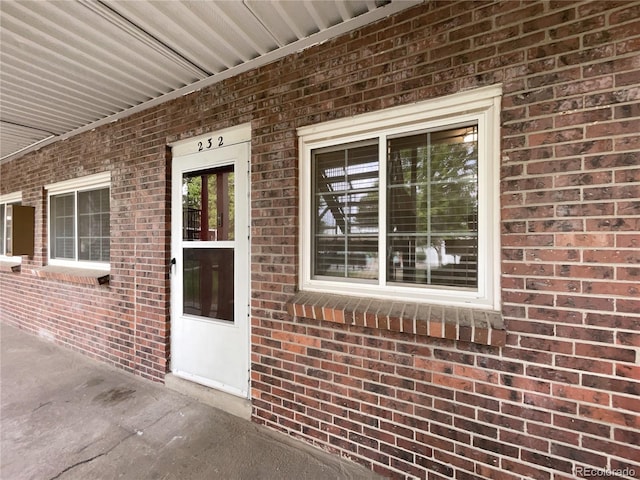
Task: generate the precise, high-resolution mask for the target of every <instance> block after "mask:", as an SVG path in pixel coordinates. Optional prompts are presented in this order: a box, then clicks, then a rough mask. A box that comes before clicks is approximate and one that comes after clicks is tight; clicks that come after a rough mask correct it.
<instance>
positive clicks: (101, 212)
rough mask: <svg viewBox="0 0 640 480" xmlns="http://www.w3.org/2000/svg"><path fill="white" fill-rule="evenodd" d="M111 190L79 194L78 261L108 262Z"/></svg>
mask: <svg viewBox="0 0 640 480" xmlns="http://www.w3.org/2000/svg"><path fill="white" fill-rule="evenodd" d="M109 210H110V207H109V189H108V188H102V189H99V190H90V191H86V192H78V259H79V260H87V261H92V262H108V261H109V248H108V247H107V248H105V245H108V242H109V237H110V229H109Z"/></svg>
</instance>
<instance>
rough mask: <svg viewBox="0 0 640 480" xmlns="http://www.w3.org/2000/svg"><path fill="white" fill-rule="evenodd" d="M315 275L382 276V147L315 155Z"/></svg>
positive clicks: (350, 147)
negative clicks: (380, 207) (379, 264)
mask: <svg viewBox="0 0 640 480" xmlns="http://www.w3.org/2000/svg"><path fill="white" fill-rule="evenodd" d="M312 162H313V209H314V210H313V211H314V212H315V218H314V221H313V255H314V262H313V267H314V270H313V275H314V276H318V275H322V276H330V277H339V278H345V277H349V278H360V279H377V278H378V185H379V181H378V175H379V162H378V146H377V143H371V142H369V143H368V144H364V145H362V144H360V145H352V146H349V147H346V148H344V149H340V150H318V151H315V152H313V157H312Z"/></svg>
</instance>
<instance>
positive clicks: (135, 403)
mask: <svg viewBox="0 0 640 480" xmlns="http://www.w3.org/2000/svg"><path fill="white" fill-rule="evenodd" d="M0 346H1V350H0V396H1V400H2V403H1V407H0V408H1V409H0V438H1V443H0V478H2V479H3V480H22V479H33V480H57V479H61V480H69V479H82V480H93V479H95V480H103V479H104V480H108V479H132V480H147V479H158V480H188V479H203V480H205V479H225V480H226V479H252V480H254V479H296V480H298V479H322V480H324V479H374V478H380V477H378V476H377V475H375V474H374V473H373V472H371V471H368V470H366V469H364V468H363V467H361V466H360V465H358V464H355V463H353V462H351V461H348V460H345V459H342V458H340V457H338V456H336V455H330V454H327V453H325V452H323V451H321V450H318V449H314V448H312V447H310V446H308V445H305V444H303V443H302V442H298V441H294V440H292V439H290V438H288V437H286V436H285V435H283V434H280V433H277V432H273V431H271V430H269V429H267V428H265V427H262V426H259V425H256V424H253V423H251V422H248V421H246V420H243V419H241V418H238V417H235V416H233V415H230V414H228V413H225V412H223V411H221V410H217V409H215V408H212V407H209V406H207V405H204V404H202V403H199V402H197V401H195V400H193V399H191V398H189V397H186V396H183V395H181V394H179V393H177V392H174V391H171V390H169V389H167V388H165V387H164V386H163V385H159V384H154V383H152V382H149V381H146V380H144V379H141V378H139V377H135V376H133V375H130V374H127V373H125V372H121V371H119V370H116V369H115V368H112V367H110V366H108V365H104V364H101V363H99V362H97V361H94V360H92V359H89V358H86V357H84V356H82V355H80V354H78V353H75V352H71V351H68V350H65V349H63V348H61V347H59V346H56V345H54V344H52V343H50V342H47V341H45V340H43V339H40V338H38V337H36V336H33V335H30V334H28V333H25V332H22V331H20V330H18V329H16V328H14V327H11V326H8V325H4V324H1V323H0Z"/></svg>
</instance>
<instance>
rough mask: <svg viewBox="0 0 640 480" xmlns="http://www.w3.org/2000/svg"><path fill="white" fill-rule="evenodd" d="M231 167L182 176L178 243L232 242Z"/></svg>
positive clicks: (233, 227)
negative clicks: (180, 227)
mask: <svg viewBox="0 0 640 480" xmlns="http://www.w3.org/2000/svg"><path fill="white" fill-rule="evenodd" d="M233 175H234V174H233V166H228V167H222V168H216V169H212V170H204V171H200V172H189V173H185V174H184V175H183V176H182V222H183V223H182V239H183V240H188V241H225V240H233V239H234V233H235V232H234V229H235V224H234V218H235V217H234V204H235V202H234V197H235V195H234V186H233V184H234V178H233Z"/></svg>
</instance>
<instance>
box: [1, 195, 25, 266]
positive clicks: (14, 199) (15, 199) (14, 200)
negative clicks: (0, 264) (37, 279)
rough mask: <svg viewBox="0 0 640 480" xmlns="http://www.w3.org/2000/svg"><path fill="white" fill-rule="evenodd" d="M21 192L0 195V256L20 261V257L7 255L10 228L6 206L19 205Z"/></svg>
mask: <svg viewBox="0 0 640 480" xmlns="http://www.w3.org/2000/svg"><path fill="white" fill-rule="evenodd" d="M21 204H22V193H21V192H16V193H10V194H8V195H0V257H2V258H5V259H7V258H11V260H16V261H21V260H22V257H7V256H6V255H7V242H9V241H10V238H9V237H10V236H11V229H10V226H9V225H8V222H7V220H8V219H7V206H8V205H21Z"/></svg>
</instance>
